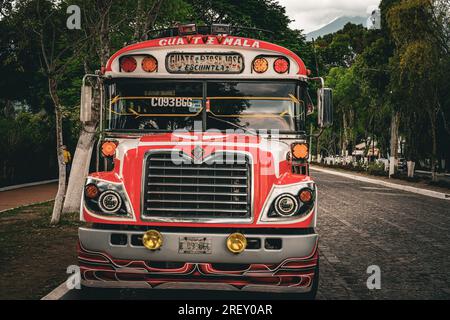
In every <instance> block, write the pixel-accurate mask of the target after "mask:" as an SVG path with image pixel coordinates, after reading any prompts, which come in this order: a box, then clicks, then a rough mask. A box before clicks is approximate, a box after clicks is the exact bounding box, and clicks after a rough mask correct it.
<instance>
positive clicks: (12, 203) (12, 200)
mask: <svg viewBox="0 0 450 320" xmlns="http://www.w3.org/2000/svg"><path fill="white" fill-rule="evenodd" d="M57 191H58V183H57V182H53V183H48V184H43V185H38V186H32V187H25V188H20V189H15V190H8V191H1V192H0V212H2V211H5V210H9V209H14V208H17V207H22V206H26V205H29V204H33V203H38V202H45V201H49V200H53V199H54V198H55V195H56V192H57Z"/></svg>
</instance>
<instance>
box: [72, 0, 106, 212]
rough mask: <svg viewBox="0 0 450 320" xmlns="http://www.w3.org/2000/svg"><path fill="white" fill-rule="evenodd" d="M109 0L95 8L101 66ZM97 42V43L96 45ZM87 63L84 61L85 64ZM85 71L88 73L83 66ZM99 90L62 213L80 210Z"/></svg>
mask: <svg viewBox="0 0 450 320" xmlns="http://www.w3.org/2000/svg"><path fill="white" fill-rule="evenodd" d="M111 3H112V2H110V1H103V2H101V1H99V2H97V10H98V12H99V16H100V17H101V23H100V24H99V26H98V28H99V29H98V42H96V43H97V48H96V52H97V55H98V57H99V60H100V63H101V65H102V66H105V65H106V63H107V61H108V58H109V56H110V47H111V38H110V35H109V32H110V30H109V20H110V17H109V10H110V8H111ZM98 44H99V45H98ZM86 65H87V63H85V66H86ZM85 73H90V72H89V70H87V69H86V67H85ZM99 86H101V84H99V83H98V82H97V83H96V84H93V87H94V88H97V89H100V90H102V89H101V87H99ZM98 91H99V90H94V97H95V99H94V104H93V110H92V111H93V114H92V117H93V121H92V122H90V123H87V124H84V123H83V124H82V126H81V133H80V137H79V138H78V143H77V148H76V151H75V154H74V157H73V163H72V170H71V173H70V178H69V185H68V187H67V196H66V200H65V202H64V208H63V212H64V213H69V212H76V211H79V210H80V204H81V196H82V193H83V187H84V181H85V179H86V176H87V175H88V173H89V165H90V162H91V157H92V150H93V147H94V143H95V136H96V130H97V127H98V124H99V121H100V109H99V108H101V101H100V96H99V94H98Z"/></svg>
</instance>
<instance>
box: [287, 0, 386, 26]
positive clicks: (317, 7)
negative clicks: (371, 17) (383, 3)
mask: <svg viewBox="0 0 450 320" xmlns="http://www.w3.org/2000/svg"><path fill="white" fill-rule="evenodd" d="M278 1H279V3H280V4H281V5H283V6H285V7H286V13H287V15H288V16H289V17H290V18H291V19H292V20H295V21H294V22H292V24H291V27H292V28H294V29H303V30H305V33H308V32H311V31H314V30H317V29H319V28H321V27H322V26H324V25H326V24H328V23H329V22H331V21H333V20H334V19H336V18H339V17H340V16H344V15H345V16H364V17H365V16H367V17H368V13H367V12H368V11H370V12H371V11H372V10H373V8H375V7H377V6H378V5H379V4H380V0H278Z"/></svg>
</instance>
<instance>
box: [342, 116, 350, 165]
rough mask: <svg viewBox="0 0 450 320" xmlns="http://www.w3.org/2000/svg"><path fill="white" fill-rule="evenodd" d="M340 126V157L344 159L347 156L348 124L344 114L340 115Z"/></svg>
mask: <svg viewBox="0 0 450 320" xmlns="http://www.w3.org/2000/svg"><path fill="white" fill-rule="evenodd" d="M342 126H343V127H344V137H343V140H342V155H343V156H344V157H346V156H347V151H348V141H349V140H348V123H347V117H346V116H345V112H343V113H342Z"/></svg>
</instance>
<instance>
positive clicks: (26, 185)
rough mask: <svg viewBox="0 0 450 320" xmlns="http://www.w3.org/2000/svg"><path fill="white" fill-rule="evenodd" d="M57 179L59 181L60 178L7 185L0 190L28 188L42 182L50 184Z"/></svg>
mask: <svg viewBox="0 0 450 320" xmlns="http://www.w3.org/2000/svg"><path fill="white" fill-rule="evenodd" d="M57 181H58V179H53V180H44V181H38V182H30V183H24V184H18V185H15V186H7V187H2V188H0V192H2V191H9V190H15V189H20V188H26V187H33V186H39V185H42V184H49V183H52V182H57Z"/></svg>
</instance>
